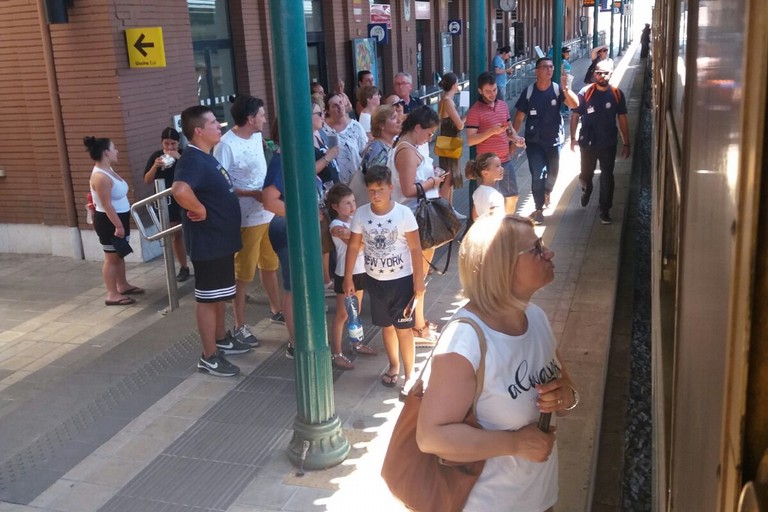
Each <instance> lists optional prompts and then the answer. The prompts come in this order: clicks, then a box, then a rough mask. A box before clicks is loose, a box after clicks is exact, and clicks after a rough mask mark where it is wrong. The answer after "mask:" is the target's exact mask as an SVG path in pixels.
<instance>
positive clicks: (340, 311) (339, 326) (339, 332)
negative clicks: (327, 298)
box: [331, 290, 363, 354]
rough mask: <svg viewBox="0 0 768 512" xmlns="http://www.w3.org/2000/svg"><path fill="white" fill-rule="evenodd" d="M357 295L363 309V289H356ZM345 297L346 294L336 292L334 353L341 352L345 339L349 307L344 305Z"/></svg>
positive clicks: (332, 338) (332, 330) (332, 340)
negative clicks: (345, 325)
mask: <svg viewBox="0 0 768 512" xmlns="http://www.w3.org/2000/svg"><path fill="white" fill-rule="evenodd" d="M355 296H356V297H357V303H358V304H360V311H362V309H363V291H362V290H358V291H356V292H355ZM345 297H346V296H345V295H344V294H340V293H339V294H336V316H334V317H333V327H331V353H333V354H341V345H342V340H343V339H344V322H346V321H347V309H346V308H345V307H344V298H345ZM360 311H358V313H360Z"/></svg>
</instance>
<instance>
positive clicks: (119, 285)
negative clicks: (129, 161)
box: [83, 137, 144, 306]
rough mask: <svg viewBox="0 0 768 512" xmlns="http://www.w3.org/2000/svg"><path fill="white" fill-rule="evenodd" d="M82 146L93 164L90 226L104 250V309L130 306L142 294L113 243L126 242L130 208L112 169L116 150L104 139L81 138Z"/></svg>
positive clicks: (125, 185) (122, 182)
mask: <svg viewBox="0 0 768 512" xmlns="http://www.w3.org/2000/svg"><path fill="white" fill-rule="evenodd" d="M83 144H84V145H85V147H86V148H88V154H89V155H90V157H91V159H92V160H93V164H94V165H93V171H92V172H91V179H90V186H91V195H92V197H93V202H94V205H95V206H96V213H95V214H94V219H93V226H94V228H95V229H96V234H97V235H98V236H99V242H100V243H101V245H102V248H103V250H104V266H103V268H102V271H101V274H102V277H103V278H104V286H105V287H106V288H107V298H106V300H105V301H104V304H106V305H107V306H130V305H131V304H133V303H135V302H136V300H134V299H133V298H132V297H128V295H136V294H139V293H144V290H142V289H141V288H139V287H138V286H133V285H132V284H130V283H129V282H128V279H127V278H126V275H125V260H124V259H123V256H120V254H118V253H117V250H116V249H115V245H114V244H115V243H116V242H117V240H116V239H124V240H125V242H126V243H127V242H128V241H129V240H130V225H129V224H128V221H129V218H130V209H131V204H130V202H129V201H128V183H126V182H125V180H123V179H122V178H121V177H120V176H119V175H118V174H117V173H116V172H115V171H114V169H112V164H114V163H117V154H118V151H117V148H116V147H115V144H114V143H113V142H112V141H111V140H109V139H107V138H96V137H85V138H84V139H83Z"/></svg>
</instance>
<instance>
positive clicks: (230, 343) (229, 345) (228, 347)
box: [216, 331, 253, 355]
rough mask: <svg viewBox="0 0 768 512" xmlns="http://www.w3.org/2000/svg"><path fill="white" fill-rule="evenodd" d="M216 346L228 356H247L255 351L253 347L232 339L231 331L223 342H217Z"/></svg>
mask: <svg viewBox="0 0 768 512" xmlns="http://www.w3.org/2000/svg"><path fill="white" fill-rule="evenodd" d="M216 346H217V347H218V348H219V350H220V351H221V352H222V353H223V354H226V355H235V354H245V353H247V352H250V351H251V350H253V349H252V348H251V347H249V346H248V345H246V344H245V343H242V342H241V341H240V340H238V339H236V338H234V337H232V334H230V332H229V331H227V335H226V336H224V339H223V340H216Z"/></svg>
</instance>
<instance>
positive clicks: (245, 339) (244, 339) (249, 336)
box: [232, 324, 259, 348]
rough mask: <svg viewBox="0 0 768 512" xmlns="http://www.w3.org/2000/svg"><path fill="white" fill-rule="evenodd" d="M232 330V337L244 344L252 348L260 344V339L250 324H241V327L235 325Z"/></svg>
mask: <svg viewBox="0 0 768 512" xmlns="http://www.w3.org/2000/svg"><path fill="white" fill-rule="evenodd" d="M232 332H233V333H234V334H232V337H233V338H235V339H236V340H237V341H239V342H240V343H242V344H243V345H247V346H249V347H251V348H256V347H258V346H259V340H258V339H256V336H254V335H253V333H252V332H251V328H250V327H248V324H244V325H241V326H240V327H233V328H232Z"/></svg>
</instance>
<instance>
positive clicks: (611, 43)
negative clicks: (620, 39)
mask: <svg viewBox="0 0 768 512" xmlns="http://www.w3.org/2000/svg"><path fill="white" fill-rule="evenodd" d="M609 5H610V6H611V37H610V38H609V41H610V43H609V44H608V57H609V58H611V59H612V58H613V10H614V7H613V0H609Z"/></svg>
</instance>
